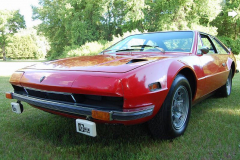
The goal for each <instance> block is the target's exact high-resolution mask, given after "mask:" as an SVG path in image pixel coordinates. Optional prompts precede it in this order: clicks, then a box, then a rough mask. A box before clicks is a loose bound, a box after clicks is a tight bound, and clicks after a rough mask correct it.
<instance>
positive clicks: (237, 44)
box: [218, 36, 240, 55]
mask: <svg viewBox="0 0 240 160" xmlns="http://www.w3.org/2000/svg"><path fill="white" fill-rule="evenodd" d="M218 39H219V40H220V41H221V42H222V43H223V44H225V45H226V46H227V47H228V48H231V50H232V52H233V54H235V55H238V54H239V53H240V38H238V39H236V40H233V39H231V38H229V37H224V36H219V37H218Z"/></svg>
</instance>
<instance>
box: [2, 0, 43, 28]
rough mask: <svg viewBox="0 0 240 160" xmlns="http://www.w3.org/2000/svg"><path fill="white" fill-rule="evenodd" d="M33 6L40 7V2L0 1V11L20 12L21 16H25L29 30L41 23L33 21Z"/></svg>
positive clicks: (26, 0) (29, 0) (24, 0)
mask: <svg viewBox="0 0 240 160" xmlns="http://www.w3.org/2000/svg"><path fill="white" fill-rule="evenodd" d="M31 5H33V6H38V0H0V10H3V9H7V10H20V14H22V15H24V19H25V22H26V26H27V27H28V28H29V27H33V26H35V25H37V24H39V23H40V22H41V21H39V20H37V21H33V20H32V8H31Z"/></svg>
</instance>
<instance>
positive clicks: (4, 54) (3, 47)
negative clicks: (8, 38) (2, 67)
mask: <svg viewBox="0 0 240 160" xmlns="http://www.w3.org/2000/svg"><path fill="white" fill-rule="evenodd" d="M2 53H3V61H6V60H7V59H6V52H5V45H4V44H3V46H2Z"/></svg>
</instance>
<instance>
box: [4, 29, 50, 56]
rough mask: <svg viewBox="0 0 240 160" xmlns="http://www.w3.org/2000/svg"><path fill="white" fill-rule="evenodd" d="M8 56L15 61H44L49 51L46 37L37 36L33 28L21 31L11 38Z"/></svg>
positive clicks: (7, 51)
mask: <svg viewBox="0 0 240 160" xmlns="http://www.w3.org/2000/svg"><path fill="white" fill-rule="evenodd" d="M9 39H10V42H9V44H8V46H7V48H6V53H7V54H6V55H7V57H9V58H13V59H22V58H24V59H29V58H31V59H43V58H45V56H46V54H47V51H48V50H49V45H48V42H47V41H46V39H45V37H43V36H39V35H37V31H36V30H35V29H33V28H30V29H24V30H20V31H19V32H18V33H15V34H14V35H13V36H12V37H10V38H9Z"/></svg>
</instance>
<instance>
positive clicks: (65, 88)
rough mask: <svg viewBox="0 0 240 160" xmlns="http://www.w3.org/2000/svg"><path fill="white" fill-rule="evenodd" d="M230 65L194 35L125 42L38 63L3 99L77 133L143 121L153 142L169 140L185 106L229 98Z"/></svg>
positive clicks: (219, 47) (224, 52) (208, 40)
mask: <svg viewBox="0 0 240 160" xmlns="http://www.w3.org/2000/svg"><path fill="white" fill-rule="evenodd" d="M235 72H236V59H235V57H234V56H233V54H232V53H231V51H230V50H229V49H228V48H227V47H226V46H225V45H223V44H222V43H221V42H220V41H219V40H218V39H217V38H216V37H214V36H211V35H209V34H206V33H202V32H198V31H170V32H155V33H144V34H136V35H132V36H129V37H127V38H125V39H123V40H122V41H120V42H118V43H116V44H114V45H113V46H111V47H110V48H108V49H106V50H104V51H103V52H101V53H100V54H99V55H96V56H82V57H74V58H66V59H60V60H54V61H49V62H44V63H41V64H36V65H32V66H29V67H26V68H23V69H20V70H18V71H16V72H15V73H13V75H12V76H11V78H10V83H11V84H12V86H13V89H14V91H13V92H9V93H6V97H7V98H9V99H16V100H17V102H16V103H15V102H12V103H11V106H12V110H13V111H14V112H16V113H22V111H23V106H22V104H21V101H23V102H26V103H28V104H30V105H31V106H33V107H36V108H38V109H41V110H43V111H46V112H50V113H53V114H58V115H62V116H66V117H70V118H74V119H76V129H77V132H80V133H83V134H86V135H90V136H96V135H97V132H96V123H112V124H124V125H133V124H138V123H143V122H147V123H148V127H149V129H150V131H151V133H152V135H153V136H154V137H157V138H162V139H172V138H175V137H177V136H180V135H182V134H183V133H184V131H185V130H186V128H187V125H188V122H189V118H190V114H191V107H192V106H193V105H194V104H196V103H197V102H199V101H201V100H203V99H204V98H206V97H208V96H209V95H211V94H212V93H214V91H218V94H219V95H221V96H223V97H227V96H229V95H230V93H231V87H232V78H233V76H234V74H235Z"/></svg>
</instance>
